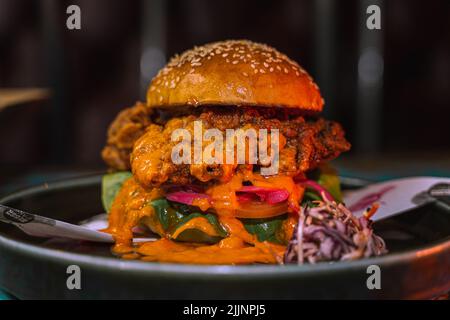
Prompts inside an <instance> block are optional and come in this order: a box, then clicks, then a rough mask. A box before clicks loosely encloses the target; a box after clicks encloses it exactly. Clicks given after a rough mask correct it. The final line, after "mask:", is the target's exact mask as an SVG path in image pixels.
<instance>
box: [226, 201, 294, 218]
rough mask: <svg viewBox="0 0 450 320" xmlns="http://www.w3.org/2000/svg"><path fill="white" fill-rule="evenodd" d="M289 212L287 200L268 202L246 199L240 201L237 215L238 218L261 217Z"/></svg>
mask: <svg viewBox="0 0 450 320" xmlns="http://www.w3.org/2000/svg"><path fill="white" fill-rule="evenodd" d="M287 212H288V203H287V201H283V202H280V203H276V204H268V203H266V202H261V201H246V202H243V203H239V206H238V207H237V208H236V213H235V216H236V217H237V218H248V219H260V218H271V217H276V216H280V215H283V214H285V213H287Z"/></svg>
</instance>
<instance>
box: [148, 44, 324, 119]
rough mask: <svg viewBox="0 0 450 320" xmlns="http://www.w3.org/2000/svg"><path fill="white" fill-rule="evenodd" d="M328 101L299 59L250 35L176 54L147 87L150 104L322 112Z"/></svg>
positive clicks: (156, 105) (153, 106)
mask: <svg viewBox="0 0 450 320" xmlns="http://www.w3.org/2000/svg"><path fill="white" fill-rule="evenodd" d="M323 103H324V101H323V99H322V97H321V95H320V91H319V88H318V87H317V85H316V84H315V83H314V81H313V80H312V78H311V77H310V76H309V74H308V73H307V72H306V71H305V70H303V69H302V68H301V67H300V66H299V65H298V64H297V63H296V62H294V61H292V60H291V59H289V58H288V57H287V56H286V55H284V54H282V53H280V52H279V51H277V50H276V49H274V48H271V47H269V46H267V45H265V44H260V43H254V42H251V41H246V40H229V41H223V42H215V43H210V44H206V45H204V46H201V47H195V48H194V49H191V50H188V51H186V52H184V53H182V54H181V55H177V56H175V57H173V58H172V59H171V60H170V62H169V63H168V64H167V65H166V66H165V67H164V68H163V69H162V70H160V71H159V73H158V74H157V75H156V77H155V78H154V79H153V80H152V82H151V84H150V87H149V89H148V92H147V105H148V107H150V108H170V107H174V106H181V105H190V106H204V105H224V106H227V105H238V106H265V107H284V108H293V109H300V110H305V111H312V112H320V111H322V107H323Z"/></svg>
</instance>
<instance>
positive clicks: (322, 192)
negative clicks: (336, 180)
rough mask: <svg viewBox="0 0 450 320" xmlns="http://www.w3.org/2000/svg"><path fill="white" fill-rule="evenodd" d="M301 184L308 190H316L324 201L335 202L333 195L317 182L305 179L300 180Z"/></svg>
mask: <svg viewBox="0 0 450 320" xmlns="http://www.w3.org/2000/svg"><path fill="white" fill-rule="evenodd" d="M299 183H300V184H302V185H304V186H306V187H308V188H311V189H314V190H316V191H317V193H318V194H319V195H320V196H321V197H322V198H323V200H328V201H334V198H333V196H332V195H331V193H329V192H328V190H327V189H325V188H324V187H322V186H321V185H320V184H318V183H317V182H315V181H313V180H307V179H304V180H300V181H299Z"/></svg>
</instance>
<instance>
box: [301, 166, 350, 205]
mask: <svg viewBox="0 0 450 320" xmlns="http://www.w3.org/2000/svg"><path fill="white" fill-rule="evenodd" d="M307 177H308V179H311V180H314V181H317V183H319V184H320V185H321V186H322V187H324V188H325V189H327V190H328V192H329V193H330V194H331V195H332V196H333V198H334V199H335V200H336V201H338V202H342V192H341V182H340V180H339V176H338V173H337V171H336V169H335V168H333V167H332V166H331V165H329V164H322V165H320V166H319V167H318V168H317V169H315V170H313V171H311V172H309V173H308V175H307ZM308 200H309V201H312V200H320V197H319V196H318V195H317V194H316V193H315V192H312V191H309V190H307V191H306V192H305V197H304V201H308Z"/></svg>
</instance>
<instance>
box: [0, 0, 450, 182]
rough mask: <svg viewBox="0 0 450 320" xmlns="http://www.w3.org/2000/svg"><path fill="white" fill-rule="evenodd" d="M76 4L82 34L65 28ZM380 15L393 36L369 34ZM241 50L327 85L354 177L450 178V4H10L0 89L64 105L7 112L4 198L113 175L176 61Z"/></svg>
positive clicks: (103, 0)
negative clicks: (111, 137)
mask: <svg viewBox="0 0 450 320" xmlns="http://www.w3.org/2000/svg"><path fill="white" fill-rule="evenodd" d="M70 4H77V5H79V6H80V8H81V24H82V29H81V30H68V29H67V28H66V19H67V17H68V15H67V14H66V8H67V6H69V5H70ZM370 4H377V5H379V6H380V7H381V17H382V29H381V30H368V29H367V28H366V19H367V17H368V15H367V14H366V8H367V6H368V5H370ZM242 38H246V39H250V40H253V41H259V42H264V43H267V44H270V45H272V46H274V47H276V48H277V49H279V50H280V51H282V52H284V53H286V54H287V55H289V56H290V57H291V58H293V59H294V60H297V61H298V62H299V63H300V64H301V65H302V66H303V67H304V68H305V69H306V70H308V71H309V72H310V74H311V75H312V76H313V77H314V78H315V80H316V82H317V83H318V85H319V87H320V88H321V91H322V94H323V96H324V98H325V101H326V105H325V112H324V113H325V116H326V117H327V118H332V119H335V120H338V121H340V122H341V123H342V124H343V125H344V127H345V129H346V132H347V137H348V138H349V140H350V141H351V142H352V144H353V149H352V151H351V152H350V153H348V154H347V155H345V156H343V157H342V158H341V159H340V160H339V161H337V166H338V167H340V169H341V171H342V172H343V174H346V175H353V176H361V177H366V178H369V179H382V178H385V177H392V176H399V175H420V174H428V175H449V176H450V129H449V128H450V126H449V120H450V1H448V0H429V1H419V0H417V1H411V0H392V1H382V0H373V1H356V0H346V1H337V0H336V1H333V0H317V1H306V0H303V1H300V0H285V1H268V0H262V1H261V0H259V1H238V0H228V1H207V0H190V1H182V0H170V1H162V0H154V1H143V0H142V1H113V0H81V1H60V0H43V1H30V0H0V89H5V88H16V89H17V88H35V87H40V88H48V89H49V90H50V92H51V95H50V96H49V98H46V99H43V100H42V99H41V100H39V101H34V102H28V103H22V104H18V105H14V106H9V107H6V108H3V109H0V186H2V185H3V186H4V185H11V184H13V185H14V186H16V185H17V184H20V183H21V184H29V183H36V182H39V181H40V180H42V179H44V180H45V179H50V178H49V177H53V176H54V177H62V176H67V175H71V174H72V175H76V174H79V173H81V172H85V171H92V170H101V169H102V168H104V165H103V164H102V161H101V158H100V150H101V148H102V146H103V144H104V143H105V138H106V130H107V126H108V124H109V123H110V122H111V121H112V119H113V118H114V116H115V115H116V114H117V112H118V111H119V110H121V109H122V108H124V107H127V106H130V105H132V104H133V103H134V102H135V101H137V100H144V97H145V89H146V86H147V85H148V83H149V82H150V80H151V78H152V76H154V75H155V74H156V72H157V70H158V69H159V68H160V67H161V66H163V65H164V64H165V63H166V62H167V59H168V58H169V57H170V56H172V55H173V54H175V53H177V52H181V51H183V50H185V49H188V48H191V47H192V46H194V45H199V44H203V43H206V42H210V41H217V40H224V39H242ZM0 92H1V91H0ZM1 99H2V96H1V93H0V101H1ZM42 177H44V178H42ZM19 182H20V183H19Z"/></svg>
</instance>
